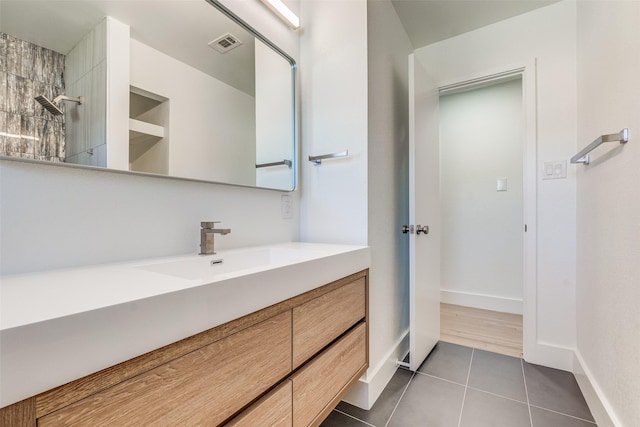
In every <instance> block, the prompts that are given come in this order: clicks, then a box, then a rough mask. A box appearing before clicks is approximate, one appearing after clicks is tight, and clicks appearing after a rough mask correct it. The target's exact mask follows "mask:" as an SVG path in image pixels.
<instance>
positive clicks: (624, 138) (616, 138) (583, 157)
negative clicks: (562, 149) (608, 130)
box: [571, 128, 629, 165]
mask: <svg viewBox="0 0 640 427" xmlns="http://www.w3.org/2000/svg"><path fill="white" fill-rule="evenodd" d="M628 141H629V129H627V128H624V129H622V130H621V131H620V132H618V133H612V134H609V135H601V136H599V137H598V139H596V140H595V141H593V142H592V143H591V144H589V145H587V146H586V147H584V148H583V149H582V150H580V152H579V153H578V154H576V155H575V156H573V157H572V158H571V163H583V164H585V165H588V164H589V162H591V156H589V153H590V152H592V151H593V150H595V149H596V148H597V147H598V146H600V144H602V143H605V142H620V144H626V143H627V142H628Z"/></svg>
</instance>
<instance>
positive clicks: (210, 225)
mask: <svg viewBox="0 0 640 427" xmlns="http://www.w3.org/2000/svg"><path fill="white" fill-rule="evenodd" d="M216 224H220V221H202V222H200V227H202V228H206V229H212V228H214V227H215V225H216Z"/></svg>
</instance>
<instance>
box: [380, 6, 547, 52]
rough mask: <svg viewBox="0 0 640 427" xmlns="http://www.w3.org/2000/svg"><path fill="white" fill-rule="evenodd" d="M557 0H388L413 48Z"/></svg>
mask: <svg viewBox="0 0 640 427" xmlns="http://www.w3.org/2000/svg"><path fill="white" fill-rule="evenodd" d="M557 1H558V0H497V1H496V0H391V2H392V3H393V6H394V8H395V10H396V13H397V14H398V16H399V17H400V21H401V22H402V25H403V26H404V28H405V30H406V32H407V34H408V35H409V40H410V41H411V44H412V46H413V48H414V49H418V48H420V47H423V46H426V45H429V44H432V43H435V42H438V41H441V40H445V39H448V38H450V37H454V36H457V35H459V34H463V33H466V32H469V31H472V30H475V29H478V28H481V27H485V26H487V25H491V24H493V23H496V22H498V21H502V20H504V19H507V18H511V17H513V16H516V15H520V14H523V13H527V12H529V11H532V10H534V9H537V8H540V7H544V6H547V5H550V4H552V3H556V2H557Z"/></svg>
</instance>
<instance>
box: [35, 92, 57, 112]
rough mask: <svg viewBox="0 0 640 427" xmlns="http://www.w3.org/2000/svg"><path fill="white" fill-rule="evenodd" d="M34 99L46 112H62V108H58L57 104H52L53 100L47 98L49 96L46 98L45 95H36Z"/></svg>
mask: <svg viewBox="0 0 640 427" xmlns="http://www.w3.org/2000/svg"><path fill="white" fill-rule="evenodd" d="M36 101H38V103H39V104H40V105H42V106H43V107H44V108H45V109H46V110H47V111H48V112H50V113H51V114H53V115H54V116H59V115H61V114H62V110H61V109H60V108H58V106H57V105H56V104H54V103H53V101H51V100H49V98H47V97H46V96H44V95H40V96H36Z"/></svg>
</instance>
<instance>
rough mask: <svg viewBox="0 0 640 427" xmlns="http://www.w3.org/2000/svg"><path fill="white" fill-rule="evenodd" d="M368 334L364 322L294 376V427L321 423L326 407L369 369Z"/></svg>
mask: <svg viewBox="0 0 640 427" xmlns="http://www.w3.org/2000/svg"><path fill="white" fill-rule="evenodd" d="M366 333H367V328H366V324H365V323H361V324H360V325H358V326H357V327H356V328H354V329H353V330H352V331H351V332H349V333H348V334H347V335H345V336H344V337H342V338H340V340H338V341H337V342H336V343H335V344H333V345H332V346H331V347H329V348H328V349H326V350H325V351H323V352H322V353H320V354H319V355H318V356H317V357H315V358H314V359H313V360H311V361H310V362H309V363H308V364H306V365H305V366H304V367H302V368H301V369H300V370H299V371H298V372H296V373H295V374H294V375H293V376H292V377H291V379H292V381H293V427H306V426H309V425H312V424H313V425H315V424H318V423H319V421H321V420H319V419H318V417H319V416H320V415H321V414H322V413H323V412H324V410H325V408H326V407H327V406H328V405H330V404H331V403H332V402H333V401H334V400H335V398H336V397H337V396H338V394H339V393H340V392H342V391H343V390H344V388H345V386H346V385H347V384H349V382H350V381H351V380H353V379H354V377H355V376H356V375H358V373H359V372H360V371H361V369H362V368H364V367H366V365H367V349H366ZM335 403H337V402H335ZM331 409H333V408H329V410H331Z"/></svg>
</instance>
